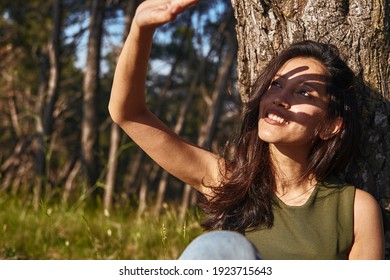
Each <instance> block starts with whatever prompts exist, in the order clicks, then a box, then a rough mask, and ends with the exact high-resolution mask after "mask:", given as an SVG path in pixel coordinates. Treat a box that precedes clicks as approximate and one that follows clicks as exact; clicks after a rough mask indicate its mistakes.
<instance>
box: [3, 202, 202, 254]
mask: <svg viewBox="0 0 390 280" xmlns="http://www.w3.org/2000/svg"><path fill="white" fill-rule="evenodd" d="M164 210H165V211H164V213H163V214H162V215H161V216H160V217H159V218H155V217H153V216H152V215H151V214H149V213H145V215H143V216H142V217H138V216H137V214H136V211H135V209H131V207H128V208H126V209H116V210H114V211H112V212H111V213H108V212H107V211H103V210H102V209H93V208H91V207H87V206H85V205H83V206H78V207H63V206H61V205H60V204H52V205H48V204H45V203H41V205H40V209H39V210H38V211H34V210H33V208H32V205H31V204H30V203H29V200H27V201H23V200H21V199H18V198H13V197H10V196H9V195H4V194H0V259H114V260H115V259H116V260H119V259H130V260H135V259H139V260H143V259H176V258H177V257H178V256H179V254H180V252H181V251H182V250H183V249H184V248H185V246H186V245H187V244H188V243H189V242H190V241H191V240H192V239H193V238H195V237H196V236H197V235H199V234H200V233H201V231H202V230H201V228H200V226H199V222H198V218H197V217H196V215H189V216H188V217H187V220H186V221H185V223H184V225H182V226H181V225H179V224H178V221H177V211H176V210H175V209H173V208H170V207H165V209H164Z"/></svg>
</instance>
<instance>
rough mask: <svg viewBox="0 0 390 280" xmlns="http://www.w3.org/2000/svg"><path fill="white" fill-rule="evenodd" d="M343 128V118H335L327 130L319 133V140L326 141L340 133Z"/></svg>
mask: <svg viewBox="0 0 390 280" xmlns="http://www.w3.org/2000/svg"><path fill="white" fill-rule="evenodd" d="M342 127H343V118H342V117H337V118H336V119H335V120H333V121H332V122H331V123H330V124H329V125H328V126H327V128H325V129H324V130H323V131H321V132H320V138H321V139H322V140H328V139H330V138H332V137H333V136H335V135H336V134H337V133H339V132H340V131H341V129H342Z"/></svg>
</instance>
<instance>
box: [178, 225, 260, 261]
mask: <svg viewBox="0 0 390 280" xmlns="http://www.w3.org/2000/svg"><path fill="white" fill-rule="evenodd" d="M260 259H261V257H260V254H259V252H258V251H257V249H256V247H255V246H254V245H253V244H252V243H251V242H250V241H249V240H248V239H246V238H245V237H244V236H243V235H242V234H239V233H237V232H233V231H226V230H221V231H212V232H208V233H205V234H202V235H200V236H199V237H197V238H195V239H194V240H193V241H192V242H191V243H190V244H189V245H188V246H187V248H186V249H185V250H184V252H183V253H182V254H181V256H180V257H179V260H260Z"/></svg>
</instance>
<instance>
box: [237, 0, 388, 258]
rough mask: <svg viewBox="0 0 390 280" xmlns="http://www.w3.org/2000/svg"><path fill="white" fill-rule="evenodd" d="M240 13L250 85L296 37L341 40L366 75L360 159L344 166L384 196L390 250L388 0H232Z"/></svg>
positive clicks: (241, 65)
mask: <svg viewBox="0 0 390 280" xmlns="http://www.w3.org/2000/svg"><path fill="white" fill-rule="evenodd" d="M232 4H233V8H234V10H235V16H236V19H237V26H236V30H237V37H238V42H239V50H238V79H239V84H240V85H241V87H240V94H241V96H242V99H243V100H244V101H245V100H246V99H247V96H248V87H246V85H250V84H251V83H252V82H253V81H254V80H255V78H256V75H257V73H258V72H259V69H260V68H262V67H263V66H264V65H265V63H266V62H268V61H269V59H270V58H271V57H273V56H274V55H276V54H278V53H279V52H280V51H281V50H282V49H284V48H285V47H287V46H288V45H290V44H291V43H293V42H296V41H300V40H303V39H312V40H316V41H320V42H325V43H332V44H334V45H336V46H337V47H338V48H339V49H340V52H341V54H342V55H343V57H344V58H345V59H346V61H347V62H348V63H349V65H350V66H351V67H352V69H353V70H354V71H355V72H356V73H358V75H359V77H360V78H361V81H362V87H361V89H362V93H361V96H359V102H360V106H361V107H362V113H363V115H362V116H363V117H364V119H362V125H363V131H364V136H363V139H362V140H363V141H362V142H363V143H362V146H361V149H360V151H358V154H357V160H356V161H355V162H353V163H352V164H350V166H349V167H348V168H347V171H346V172H345V175H346V178H347V179H348V180H349V181H351V182H352V183H353V184H355V185H356V186H357V187H360V188H363V189H365V190H367V191H369V192H370V193H371V194H373V195H374V196H375V197H376V198H377V199H378V201H379V203H380V205H381V207H382V210H383V214H384V215H383V217H384V224H385V230H386V239H387V242H386V248H387V252H386V253H387V257H389V254H390V252H389V250H390V120H389V116H390V105H389V104H390V102H389V98H390V91H389V89H390V84H389V81H390V67H389V65H390V56H389V54H390V28H389V27H390V15H389V9H390V8H389V5H390V2H389V1H388V0H378V1H371V2H370V1H364V0H356V1H338V0H319V1H318V0H307V1H300V0H290V1H276V0H268V1H265V0H264V1H249V0H232Z"/></svg>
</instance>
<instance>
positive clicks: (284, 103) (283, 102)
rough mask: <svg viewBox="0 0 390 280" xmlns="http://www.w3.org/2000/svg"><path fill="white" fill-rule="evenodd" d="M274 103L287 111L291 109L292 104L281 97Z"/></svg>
mask: <svg viewBox="0 0 390 280" xmlns="http://www.w3.org/2000/svg"><path fill="white" fill-rule="evenodd" d="M272 103H273V104H275V105H276V106H281V107H283V108H285V109H290V108H291V106H290V103H289V102H288V101H287V100H285V99H281V98H280V97H276V98H275V99H274V101H273V102H272Z"/></svg>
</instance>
